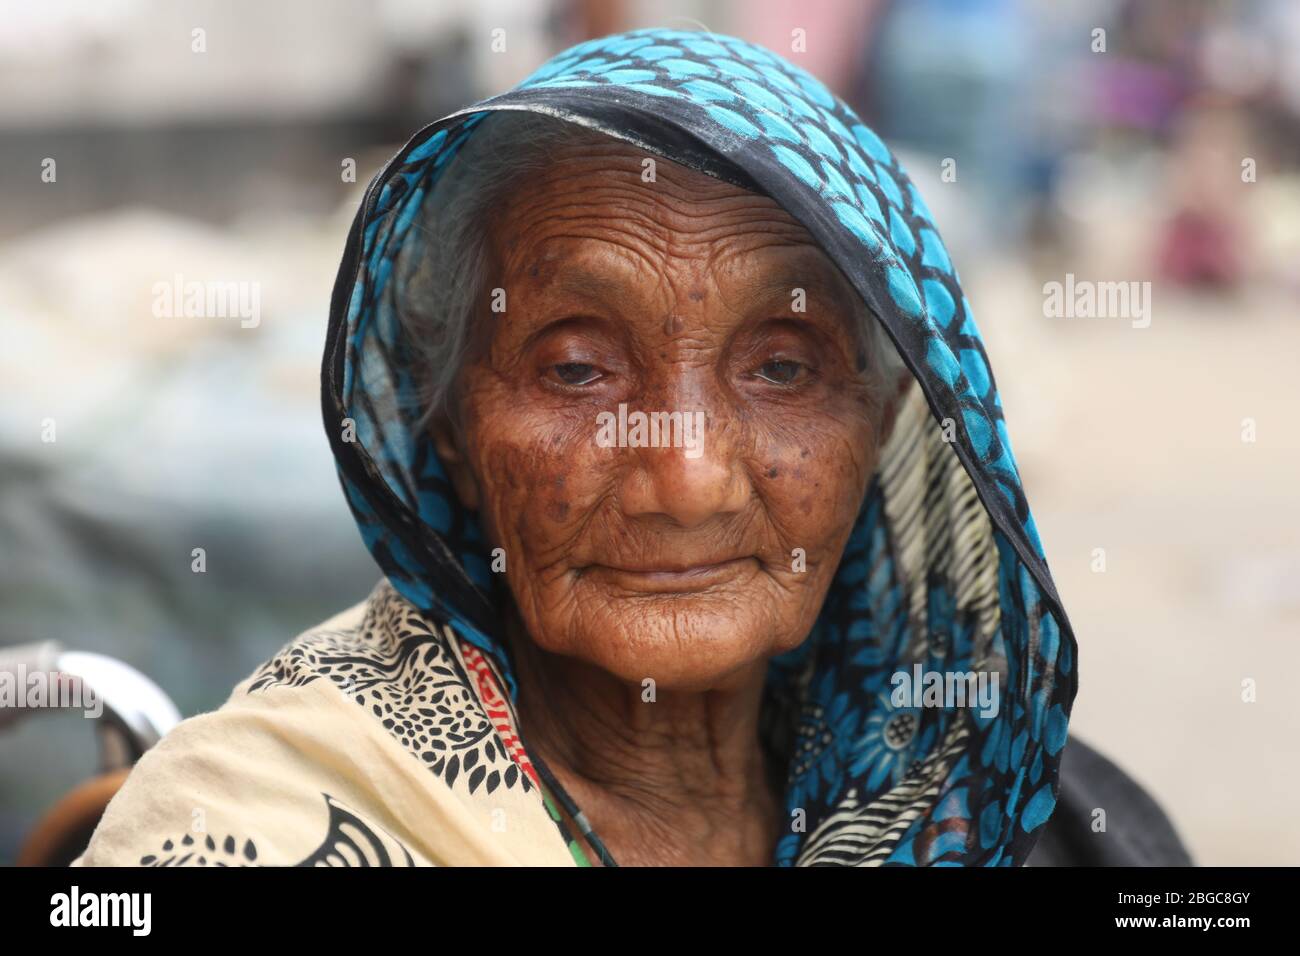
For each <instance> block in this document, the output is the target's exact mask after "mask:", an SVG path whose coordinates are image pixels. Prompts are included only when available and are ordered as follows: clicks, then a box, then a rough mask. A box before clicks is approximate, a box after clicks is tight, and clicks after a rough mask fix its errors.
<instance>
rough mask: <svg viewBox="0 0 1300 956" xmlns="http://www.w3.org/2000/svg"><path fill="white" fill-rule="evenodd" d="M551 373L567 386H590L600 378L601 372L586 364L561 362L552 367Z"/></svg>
mask: <svg viewBox="0 0 1300 956" xmlns="http://www.w3.org/2000/svg"><path fill="white" fill-rule="evenodd" d="M551 371H552V372H554V373H555V377H556V378H557V379H559V380H560V382H562V383H563V384H565V385H590V384H591V383H592V382H594V381H596V380H597V379H598V378H600V370H599V369H597V368H596V366H594V365H588V364H586V363H585V362H561V363H560V364H558V365H552V366H551Z"/></svg>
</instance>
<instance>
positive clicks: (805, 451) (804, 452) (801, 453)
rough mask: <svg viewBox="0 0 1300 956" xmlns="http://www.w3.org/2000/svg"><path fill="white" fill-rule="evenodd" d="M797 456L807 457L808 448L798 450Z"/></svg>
mask: <svg viewBox="0 0 1300 956" xmlns="http://www.w3.org/2000/svg"><path fill="white" fill-rule="evenodd" d="M799 457H800V458H807V457H808V449H807V448H805V449H804V450H803V451H802V452H800V454H799Z"/></svg>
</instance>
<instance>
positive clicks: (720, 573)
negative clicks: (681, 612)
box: [583, 556, 758, 594]
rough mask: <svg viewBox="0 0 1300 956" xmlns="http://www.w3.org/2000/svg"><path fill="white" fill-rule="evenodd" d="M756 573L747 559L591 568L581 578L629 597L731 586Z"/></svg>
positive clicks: (755, 566) (751, 560)
mask: <svg viewBox="0 0 1300 956" xmlns="http://www.w3.org/2000/svg"><path fill="white" fill-rule="evenodd" d="M756 570H758V559H757V558H755V557H753V556H749V557H743V558H729V559H723V560H719V561H705V562H700V563H688V562H660V563H655V564H635V565H630V564H629V565H610V564H592V565H588V566H587V567H586V568H584V569H583V574H584V575H587V576H594V577H595V578H596V580H598V581H602V582H605V583H608V584H610V585H612V586H613V587H616V588H618V589H620V590H623V591H627V592H630V593H639V594H690V593H693V592H697V591H706V590H709V589H710V588H716V587H718V586H720V585H724V584H730V583H733V582H735V581H736V580H738V579H740V578H742V577H744V576H747V575H748V574H751V573H753V572H754V571H756Z"/></svg>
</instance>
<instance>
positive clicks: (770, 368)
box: [754, 359, 807, 385]
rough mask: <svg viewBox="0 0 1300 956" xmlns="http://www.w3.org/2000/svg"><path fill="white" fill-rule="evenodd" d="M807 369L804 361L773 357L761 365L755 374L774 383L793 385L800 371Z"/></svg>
mask: <svg viewBox="0 0 1300 956" xmlns="http://www.w3.org/2000/svg"><path fill="white" fill-rule="evenodd" d="M806 370H807V366H806V365H804V364H803V363H802V362H795V361H791V360H790V359H773V360H772V361H770V362H764V363H763V364H762V365H760V366H759V367H758V369H757V370H756V371H755V372H754V374H755V375H757V376H758V377H759V378H761V379H763V380H765V381H768V382H771V383H772V384H773V385H791V384H793V383H794V382H795V381H796V380H797V379H798V378H799V375H800V373H802V372H805V371H806Z"/></svg>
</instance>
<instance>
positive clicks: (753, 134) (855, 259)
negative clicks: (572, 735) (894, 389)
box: [322, 30, 1077, 866]
mask: <svg viewBox="0 0 1300 956" xmlns="http://www.w3.org/2000/svg"><path fill="white" fill-rule="evenodd" d="M498 110H527V111H533V112H535V113H542V114H545V115H548V116H551V117H553V118H555V119H557V120H561V121H568V122H573V123H577V124H580V125H582V126H585V127H587V128H590V129H596V130H599V131H601V132H603V133H606V134H608V135H610V136H613V137H617V138H619V139H622V140H626V141H629V142H631V143H634V144H636V145H638V146H639V147H641V148H643V149H645V150H646V151H647V152H650V153H654V154H657V155H660V156H664V157H667V158H669V159H672V160H674V161H676V162H678V163H681V164H683V165H686V166H689V167H692V168H695V169H699V170H702V171H704V172H706V173H709V174H711V175H715V176H720V177H722V178H727V179H729V180H731V181H733V182H734V181H739V182H740V183H741V184H742V185H745V186H747V187H748V188H751V189H753V190H756V191H760V192H763V193H765V194H767V195H768V196H771V197H772V198H773V199H775V200H776V201H777V202H779V203H780V204H781V205H782V206H783V207H784V208H785V209H786V210H787V211H788V212H789V213H790V214H791V215H793V216H794V217H795V218H796V219H798V220H799V221H801V222H802V223H803V225H804V226H805V227H806V228H807V229H808V231H809V232H810V233H811V234H812V236H813V237H814V238H815V239H816V240H817V241H818V242H819V243H820V244H821V246H822V247H823V248H824V250H825V251H826V253H827V254H828V255H829V256H830V257H831V258H832V259H833V260H834V262H835V263H836V264H837V265H838V266H839V268H840V269H841V270H842V271H843V273H844V274H845V276H847V277H848V279H849V280H850V281H851V282H852V283H853V285H854V287H855V288H856V289H857V291H858V293H859V294H860V295H861V296H862V298H863V300H864V301H865V303H866V304H867V306H868V307H869V308H870V309H871V311H872V312H873V313H874V314H875V315H876V316H878V317H879V320H880V321H881V322H882V323H883V325H884V327H885V329H886V331H887V333H888V336H889V338H890V339H891V340H892V341H893V342H894V344H895V346H896V347H897V349H898V352H899V355H900V356H901V358H902V360H903V362H904V363H905V364H906V366H907V368H908V369H909V370H910V371H911V373H912V375H913V376H914V377H915V380H916V384H917V387H918V388H919V391H918V392H917V393H916V408H917V409H919V413H918V416H917V417H915V418H914V419H912V420H910V422H909V421H905V420H900V425H899V426H898V428H904V429H906V430H907V433H906V434H903V435H902V436H901V437H896V438H895V439H891V442H893V443H894V445H895V447H896V453H895V455H894V459H893V461H894V464H892V465H891V464H889V463H888V462H886V463H884V464H882V467H881V472H880V473H879V474H878V475H877V476H876V478H875V479H873V482H872V484H871V487H870V489H869V490H868V493H867V495H866V498H865V500H864V502H863V505H862V510H861V513H860V515H859V518H858V520H857V523H856V525H855V528H854V531H853V534H852V536H851V538H850V541H849V543H848V546H847V547H846V550H845V553H844V556H843V560H842V563H841V565H840V567H839V569H838V571H837V573H836V576H835V578H834V581H833V583H832V585H831V589H830V592H829V594H828V596H827V599H826V602H825V605H824V607H823V609H822V613H821V615H820V617H819V618H818V621H817V624H816V626H815V627H814V629H813V632H812V634H811V635H810V637H809V639H808V640H807V641H806V642H805V643H804V644H803V645H802V646H801V647H800V648H799V649H797V650H796V651H794V652H791V653H790V654H788V655H784V656H782V657H780V658H778V659H776V660H774V661H773V662H772V664H771V668H770V674H769V680H768V687H767V697H766V701H767V704H766V706H767V707H768V709H769V710H770V711H771V712H772V713H774V714H782V715H785V717H784V721H777V722H776V723H777V724H780V725H782V726H786V727H788V728H791V730H790V731H789V733H788V734H787V739H786V740H784V741H783V742H782V744H781V747H782V750H781V752H782V753H784V754H786V755H788V761H789V762H788V775H787V784H786V803H787V810H788V812H789V814H790V819H791V820H792V821H795V823H794V824H793V825H792V827H791V832H790V833H789V834H788V835H787V836H786V837H785V838H784V839H782V840H781V841H780V843H779V845H778V847H777V858H776V860H775V861H774V862H776V863H779V864H784V865H791V864H801V865H802V864H839V865H854V864H871V863H888V864H903V865H919V866H926V865H975V866H1008V865H1019V864H1022V863H1024V861H1025V859H1026V857H1027V856H1028V854H1029V851H1030V850H1031V849H1032V847H1033V845H1034V843H1035V841H1036V839H1037V837H1038V834H1039V833H1040V832H1041V830H1042V827H1043V824H1044V823H1045V822H1046V821H1047V819H1048V817H1049V816H1050V814H1051V813H1052V810H1053V808H1054V806H1055V804H1056V798H1057V790H1058V766H1059V759H1060V755H1061V751H1062V748H1063V747H1064V745H1065V740H1066V728H1067V723H1068V720H1069V713H1070V707H1071V704H1072V702H1073V699H1074V694H1075V689H1076V671H1077V668H1076V661H1075V655H1076V648H1075V642H1074V638H1073V636H1072V634H1071V631H1070V627H1069V624H1068V622H1067V620H1066V617H1065V613H1064V611H1063V609H1062V607H1061V603H1060V600H1059V598H1058V597H1057V594H1056V590H1055V588H1054V586H1053V584H1052V580H1051V577H1050V575H1049V573H1048V570H1047V565H1046V562H1045V560H1044V555H1043V549H1042V545H1041V543H1040V541H1039V538H1038V534H1037V532H1036V530H1035V528H1034V522H1033V519H1032V517H1031V516H1030V513H1029V506H1028V504H1027V502H1026V500H1025V495H1024V492H1023V490H1022V488H1021V483H1020V476H1019V473H1018V472H1017V470H1016V464H1015V460H1014V459H1013V457H1012V454H1011V445H1010V441H1009V438H1008V435H1007V430H1006V426H1005V423H1004V421H1003V415H1002V406H1001V403H1000V401H999V399H998V393H997V388H996V386H995V385H994V382H993V374H992V372H991V370H990V368H989V364H988V360H987V357H986V355H985V353H984V348H983V345H982V343H981V340H980V335H979V332H978V330H977V329H976V327H975V322H974V318H973V316H972V313H971V307H970V304H969V303H968V302H967V301H966V297H965V296H964V295H963V294H962V290H961V286H960V284H959V282H958V278H957V273H956V270H955V269H954V268H953V265H952V262H951V261H950V260H949V258H948V253H947V251H946V250H945V248H944V244H943V241H942V240H941V239H940V238H939V233H938V231H937V229H936V228H935V225H934V222H933V220H932V218H931V215H930V213H929V211H928V210H927V208H926V206H925V203H924V201H923V200H922V199H921V196H920V194H919V193H918V192H917V190H916V188H915V187H914V186H913V185H912V183H911V181H910V180H909V179H908V177H907V175H906V173H904V172H903V170H902V168H901V167H900V166H899V163H898V160H897V159H896V158H895V157H894V155H893V154H892V153H891V152H890V150H889V148H888V147H887V146H886V145H885V144H884V143H883V142H882V141H881V139H880V138H879V137H878V136H877V135H876V134H875V133H874V132H872V131H871V130H870V129H869V128H868V127H867V126H866V125H864V124H863V123H862V121H861V120H860V119H858V117H857V116H856V115H855V114H854V113H853V111H852V110H851V109H850V108H849V107H848V106H846V105H845V104H844V103H843V102H841V101H840V100H838V99H837V98H836V97H835V96H833V95H832V94H831V93H830V92H829V91H828V90H827V89H826V87H825V86H823V85H822V84H821V83H820V82H818V81H817V80H816V79H815V78H813V77H812V76H810V75H809V74H808V73H806V72H805V71H803V70H801V69H799V68H798V67H796V66H794V65H792V64H791V63H789V62H788V61H786V60H784V59H782V58H781V57H778V56H776V55H774V54H772V53H770V52H768V51H766V50H763V49H761V48H759V47H756V46H753V45H751V44H749V43H746V42H744V41H742V40H738V39H735V38H732V37H726V36H717V35H713V34H705V33H687V32H677V31H667V30H639V31H635V32H632V33H625V34H620V35H617V36H611V37H606V38H604V39H600V40H593V41H590V42H588V43H583V44H581V45H579V46H576V47H574V48H572V49H570V50H567V51H565V52H564V53H561V54H560V55H558V56H556V57H555V58H554V59H552V60H551V61H550V62H548V63H547V64H546V65H545V66H543V67H542V68H541V69H540V70H538V71H537V72H536V73H534V74H533V75H532V76H531V77H529V78H528V79H527V80H526V81H524V82H523V83H522V84H521V85H520V86H519V87H517V88H516V89H514V90H512V91H511V92H509V93H506V94H503V95H501V96H496V97H492V98H490V99H487V100H484V101H482V102H480V103H477V104H475V105H474V106H471V107H469V108H467V109H464V110H461V111H459V112H457V113H453V114H451V115H450V116H447V117H445V118H444V119H441V120H439V121H438V122H436V123H433V124H432V125H430V126H427V127H425V128H424V129H423V130H421V131H420V132H419V133H417V134H416V135H415V136H414V137H413V138H412V139H411V140H410V142H408V143H407V144H406V146H405V147H403V148H402V150H401V151H400V152H399V153H398V154H397V155H396V156H395V157H394V158H393V159H392V160H391V161H390V162H389V163H388V164H387V166H385V167H384V169H383V170H382V171H381V172H380V173H379V174H378V175H377V176H376V177H375V178H374V180H373V181H372V182H371V183H370V186H369V188H368V189H367V191H366V194H365V200H364V202H363V204H362V207H361V209H360V211H359V212H358V215H357V218H356V221H355V223H354V224H353V227H352V231H351V234H350V236H349V239H348V244H347V249H346V252H345V254H344V258H343V263H342V265H341V267H340V271H339V276H338V281H337V284H336V286H335V291H334V297H333V302H332V306H331V317H330V327H329V336H328V341H327V344H326V350H325V357H324V367H323V386H322V402H323V409H324V416H325V423H326V430H327V433H328V435H329V438H330V442H331V445H332V447H333V450H334V454H335V457H336V459H337V461H338V467H339V474H340V477H341V480H342V484H343V488H344V491H345V493H346V495H347V498H348V501H349V503H350V505H351V507H352V510H353V512H354V514H355V515H356V519H357V523H358V525H359V527H360V529H361V533H362V535H363V536H364V538H365V541H366V544H367V545H368V547H369V548H370V550H371V552H372V553H373V554H374V557H375V559H376V561H378V563H379V565H380V566H381V567H382V569H383V571H384V573H385V574H386V575H387V576H388V578H389V579H390V580H391V582H392V583H393V585H394V586H395V587H396V588H397V590H398V591H399V592H400V593H401V594H402V595H403V596H405V597H406V598H407V599H408V600H409V601H411V602H412V603H413V604H415V605H416V606H418V607H419V608H420V609H422V610H423V611H424V612H425V613H426V614H428V615H430V616H432V617H434V618H436V619H438V620H440V621H443V622H446V623H450V624H451V626H452V627H454V628H456V629H457V630H458V631H459V632H460V633H461V635H462V636H463V637H465V638H466V639H467V640H470V641H472V642H473V643H475V644H476V645H478V646H479V647H481V648H482V649H483V650H484V651H485V652H486V653H488V654H490V655H492V656H493V658H494V659H495V660H496V661H497V663H498V665H499V666H500V667H501V668H502V670H503V672H504V673H505V675H506V680H507V684H508V685H509V687H510V692H511V693H512V694H517V693H518V690H517V687H516V685H515V683H514V679H513V675H512V674H511V673H510V660H509V655H508V654H507V653H506V651H505V647H504V644H503V635H502V628H501V625H502V621H501V620H500V618H499V613H498V611H497V609H496V608H495V607H494V603H493V601H492V600H491V597H490V595H491V593H492V588H491V582H490V580H489V578H490V575H489V572H488V564H487V553H486V552H487V548H486V544H485V541H484V539H483V536H482V532H481V530H480V528H479V525H478V521H477V516H476V515H475V514H473V513H470V512H466V511H465V510H463V509H462V508H461V507H460V505H459V504H458V502H457V500H456V496H455V494H454V493H453V492H452V490H451V487H450V485H449V484H448V481H447V478H446V475H445V473H444V471H443V468H442V466H441V464H440V463H439V461H438V458H437V455H436V454H435V452H434V450H433V448H432V446H431V443H430V442H429V441H428V440H427V439H426V438H425V437H424V436H423V434H422V432H421V431H420V430H419V429H418V428H417V427H416V425H415V418H416V415H417V414H418V413H417V411H416V406H417V403H416V402H415V401H413V400H412V396H413V395H414V393H415V383H414V381H413V380H412V377H411V375H410V372H409V371H408V370H407V369H406V368H405V367H404V364H403V362H401V361H400V360H398V358H397V356H398V355H399V354H400V353H401V348H400V341H399V340H400V324H399V322H398V319H397V316H396V314H395V310H394V308H393V305H392V295H391V288H390V283H391V280H392V272H393V266H394V259H395V257H396V255H397V253H398V251H399V250H400V249H401V248H402V246H403V243H404V242H405V241H407V240H408V238H409V236H410V235H411V233H412V224H413V222H414V221H415V219H416V216H417V213H418V212H419V210H420V207H421V204H422V203H423V202H424V200H425V198H426V197H427V196H428V195H429V193H430V191H431V190H432V189H434V188H435V185H436V184H437V182H438V179H439V176H440V174H441V172H442V171H443V170H444V169H445V168H446V166H447V163H448V161H449V160H450V159H451V158H452V157H453V156H454V155H455V154H456V151H457V150H458V149H459V147H460V146H461V145H462V144H463V143H464V142H465V141H466V139H467V138H468V137H470V136H472V135H473V133H474V128H475V126H476V125H477V124H478V123H479V122H481V121H482V120H483V119H484V118H485V117H487V116H489V115H491V114H492V112H493V111H498ZM386 292H387V293H390V294H388V295H386V294H385V293H386ZM896 431H897V429H896ZM914 666H920V667H922V668H924V669H926V670H930V671H944V672H951V671H980V670H983V671H996V672H997V673H998V675H999V677H1000V678H1001V700H1000V706H999V708H998V710H997V712H996V714H988V713H986V712H981V711H980V710H978V709H974V708H971V707H954V706H939V707H917V706H914V703H915V702H914V701H911V700H905V701H903V702H901V703H899V702H897V701H896V700H895V699H894V698H893V697H892V696H891V677H892V675H894V674H895V673H897V672H899V671H909V670H911V669H912V668H913V667H914ZM774 733H775V731H774Z"/></svg>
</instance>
